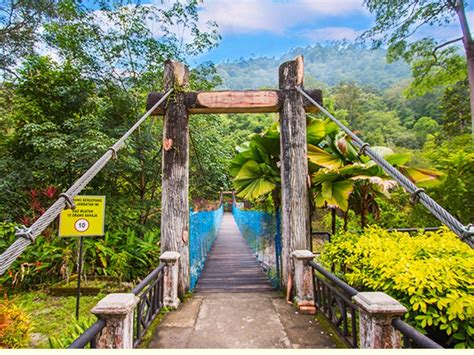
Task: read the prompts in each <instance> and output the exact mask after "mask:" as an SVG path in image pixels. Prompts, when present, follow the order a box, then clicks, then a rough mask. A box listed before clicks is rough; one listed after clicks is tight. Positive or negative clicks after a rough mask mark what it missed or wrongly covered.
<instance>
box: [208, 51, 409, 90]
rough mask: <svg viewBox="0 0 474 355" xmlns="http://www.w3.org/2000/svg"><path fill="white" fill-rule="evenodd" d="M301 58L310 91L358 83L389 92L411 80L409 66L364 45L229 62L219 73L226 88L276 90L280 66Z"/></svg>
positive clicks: (218, 67) (218, 70) (225, 63)
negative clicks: (391, 60)
mask: <svg viewBox="0 0 474 355" xmlns="http://www.w3.org/2000/svg"><path fill="white" fill-rule="evenodd" d="M297 55H303V56H304V59H305V76H306V86H307V87H313V86H316V85H317V84H318V83H324V84H327V85H329V86H333V85H336V84H338V83H341V82H355V83H357V84H358V85H363V86H369V87H372V88H374V89H386V88H388V87H390V86H392V85H394V84H396V83H398V82H399V81H402V80H404V79H407V78H409V77H410V69H409V67H408V65H407V64H406V63H404V62H402V61H398V62H395V63H391V64H388V63H387V60H386V58H385V57H386V51H385V50H383V49H377V50H370V49H369V48H367V47H366V46H364V45H361V44H354V43H350V42H333V43H331V44H328V45H322V44H316V45H314V46H308V47H304V48H301V47H298V48H293V49H292V50H291V51H289V52H288V53H285V54H284V55H282V56H281V57H271V58H269V57H259V58H248V59H243V58H242V59H240V60H238V61H228V62H224V63H222V64H219V65H218V66H217V72H218V73H219V75H220V76H221V78H222V80H223V84H222V87H223V88H229V89H259V88H262V87H276V86H277V85H278V66H279V65H280V64H281V63H282V62H284V61H286V60H289V59H293V58H294V57H296V56H297Z"/></svg>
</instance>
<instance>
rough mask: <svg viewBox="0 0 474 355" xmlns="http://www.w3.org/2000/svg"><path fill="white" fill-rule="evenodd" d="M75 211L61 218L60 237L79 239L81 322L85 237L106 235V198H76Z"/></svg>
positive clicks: (63, 212) (78, 280) (78, 272)
mask: <svg viewBox="0 0 474 355" xmlns="http://www.w3.org/2000/svg"><path fill="white" fill-rule="evenodd" d="M74 205H75V206H74V209H65V210H63V211H62V212H61V215H60V218H59V236H62V237H79V239H78V243H79V247H78V255H77V293H76V319H77V320H79V308H80V302H81V276H82V269H83V265H84V239H83V237H98V236H102V235H104V221H105V196H76V197H74Z"/></svg>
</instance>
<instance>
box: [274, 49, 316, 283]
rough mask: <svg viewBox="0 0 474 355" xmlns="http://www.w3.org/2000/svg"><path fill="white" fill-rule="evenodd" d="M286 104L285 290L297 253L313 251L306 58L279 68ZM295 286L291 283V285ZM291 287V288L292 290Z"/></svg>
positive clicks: (282, 134)
mask: <svg viewBox="0 0 474 355" xmlns="http://www.w3.org/2000/svg"><path fill="white" fill-rule="evenodd" d="M279 83H280V84H279V85H280V90H281V93H282V98H283V104H282V106H281V110H280V151H281V157H280V161H281V185H282V186H281V190H282V206H281V227H282V228H281V237H282V286H283V288H286V287H287V285H288V279H289V278H290V281H291V278H292V276H291V273H292V270H293V260H292V257H291V253H292V252H293V251H294V250H310V249H309V248H310V244H309V240H310V234H309V223H310V222H309V201H308V185H307V181H308V160H307V143H306V114H305V109H304V103H303V97H302V95H301V94H300V93H299V92H298V91H296V90H295V89H294V88H295V86H299V85H303V84H304V78H303V57H302V56H299V57H297V58H295V59H294V60H292V61H289V62H286V63H283V64H282V65H281V66H280V68H279ZM290 285H291V283H290ZM290 287H291V286H290Z"/></svg>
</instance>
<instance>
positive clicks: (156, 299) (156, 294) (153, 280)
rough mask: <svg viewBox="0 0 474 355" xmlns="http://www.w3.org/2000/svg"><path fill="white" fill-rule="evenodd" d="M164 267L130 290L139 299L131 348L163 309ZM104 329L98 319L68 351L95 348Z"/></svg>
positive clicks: (103, 323)
mask: <svg viewBox="0 0 474 355" xmlns="http://www.w3.org/2000/svg"><path fill="white" fill-rule="evenodd" d="M165 267H166V265H165V264H164V263H161V264H160V265H159V266H158V267H157V268H156V269H155V270H153V271H152V272H150V273H149V274H148V276H147V277H145V278H144V279H143V281H142V282H140V283H139V284H138V285H137V286H136V287H135V288H134V289H133V290H132V293H133V294H134V295H135V296H138V297H139V298H140V301H139V302H138V304H137V306H136V308H135V316H134V317H135V322H134V332H133V347H136V346H137V345H138V344H140V342H141V341H142V339H143V335H144V334H145V332H146V331H147V329H148V327H149V326H150V324H151V322H153V320H154V319H155V318H156V316H157V315H158V313H159V312H160V310H161V309H162V308H163V287H164V285H163V281H164V273H163V271H164V269H165ZM104 327H105V321H104V320H103V319H99V320H98V321H97V322H95V323H94V324H93V325H92V326H90V327H89V328H88V329H87V330H86V331H85V332H84V333H82V334H81V336H79V337H78V338H77V339H76V340H74V342H73V343H72V344H71V345H70V346H69V349H84V348H91V349H94V348H96V339H97V337H98V336H99V334H100V332H101V331H102V329H104Z"/></svg>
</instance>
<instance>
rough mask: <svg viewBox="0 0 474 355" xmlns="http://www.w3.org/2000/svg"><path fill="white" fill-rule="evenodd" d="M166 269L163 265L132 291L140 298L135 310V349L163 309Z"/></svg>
mask: <svg viewBox="0 0 474 355" xmlns="http://www.w3.org/2000/svg"><path fill="white" fill-rule="evenodd" d="M165 267H166V265H165V264H164V263H161V264H160V265H159V266H158V267H157V268H156V269H155V270H153V271H152V272H151V273H150V274H148V276H147V277H145V278H144V279H143V281H142V282H140V283H139V284H138V285H137V286H136V287H135V288H134V289H133V290H132V293H133V294H134V295H135V296H138V297H139V298H140V301H139V302H138V304H137V307H136V308H135V322H134V323H135V329H134V335H133V347H136V346H137V345H138V344H140V342H141V341H142V339H143V336H144V335H145V333H146V331H147V329H148V327H149V326H150V324H151V322H153V320H154V319H155V318H156V316H157V315H158V313H159V312H160V310H161V309H162V308H163V305H164V303H163V286H164V285H163V281H164V269H165Z"/></svg>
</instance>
